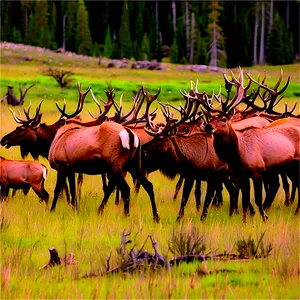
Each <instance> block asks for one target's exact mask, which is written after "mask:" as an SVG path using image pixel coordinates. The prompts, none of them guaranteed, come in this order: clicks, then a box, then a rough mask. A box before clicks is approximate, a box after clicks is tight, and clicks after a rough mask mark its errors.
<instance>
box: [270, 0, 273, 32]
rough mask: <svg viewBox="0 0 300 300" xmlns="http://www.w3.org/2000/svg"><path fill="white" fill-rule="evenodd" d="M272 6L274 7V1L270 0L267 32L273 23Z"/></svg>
mask: <svg viewBox="0 0 300 300" xmlns="http://www.w3.org/2000/svg"><path fill="white" fill-rule="evenodd" d="M273 8H274V2H273V0H271V2H270V16H269V34H270V32H271V30H272V25H273Z"/></svg>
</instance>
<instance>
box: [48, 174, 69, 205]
mask: <svg viewBox="0 0 300 300" xmlns="http://www.w3.org/2000/svg"><path fill="white" fill-rule="evenodd" d="M66 178H67V176H66V174H65V173H61V172H57V176H56V185H55V189H54V197H53V200H52V205H51V209H50V211H54V210H55V207H56V202H57V199H58V196H59V194H60V192H61V191H62V189H63V187H64V186H65V185H66Z"/></svg>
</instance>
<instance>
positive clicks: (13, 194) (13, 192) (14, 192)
mask: <svg viewBox="0 0 300 300" xmlns="http://www.w3.org/2000/svg"><path fill="white" fill-rule="evenodd" d="M16 193H17V190H16V189H13V191H12V194H11V197H12V198H13V197H14V196H15V195H16Z"/></svg>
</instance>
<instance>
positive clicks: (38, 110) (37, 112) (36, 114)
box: [31, 99, 44, 121]
mask: <svg viewBox="0 0 300 300" xmlns="http://www.w3.org/2000/svg"><path fill="white" fill-rule="evenodd" d="M43 101H44V100H43V99H42V100H41V101H40V103H39V105H38V107H37V108H36V113H35V116H34V118H33V119H31V121H33V120H36V118H37V117H38V115H39V113H40V110H41V106H42V103H43Z"/></svg>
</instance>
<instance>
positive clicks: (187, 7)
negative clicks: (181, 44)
mask: <svg viewBox="0 0 300 300" xmlns="http://www.w3.org/2000/svg"><path fill="white" fill-rule="evenodd" d="M189 23H190V20H189V2H188V0H186V1H185V32H186V57H187V58H188V57H189V56H190V48H191V45H190V39H189V34H190V26H189V25H190V24H189Z"/></svg>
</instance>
